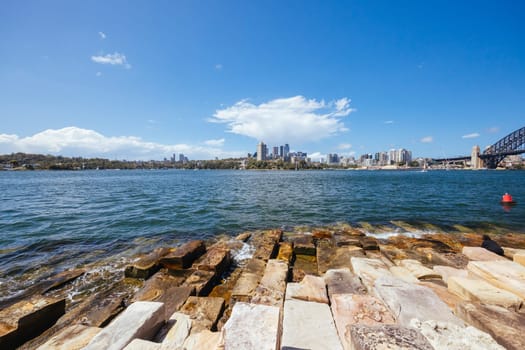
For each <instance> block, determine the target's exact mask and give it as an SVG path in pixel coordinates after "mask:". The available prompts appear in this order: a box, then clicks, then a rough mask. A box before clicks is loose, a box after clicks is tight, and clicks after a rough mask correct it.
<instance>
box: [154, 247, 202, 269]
mask: <svg viewBox="0 0 525 350" xmlns="http://www.w3.org/2000/svg"><path fill="white" fill-rule="evenodd" d="M205 252H206V247H205V246H204V242H203V241H201V240H194V241H190V242H188V243H185V244H183V245H182V246H180V247H178V248H175V249H174V250H173V251H171V252H170V253H169V254H167V255H166V256H164V257H163V258H162V259H160V263H161V264H162V265H163V266H164V267H166V268H168V269H170V270H180V269H187V268H188V267H190V266H191V264H192V263H193V262H194V261H195V260H196V259H197V258H198V257H200V256H201V255H202V254H204V253H205Z"/></svg>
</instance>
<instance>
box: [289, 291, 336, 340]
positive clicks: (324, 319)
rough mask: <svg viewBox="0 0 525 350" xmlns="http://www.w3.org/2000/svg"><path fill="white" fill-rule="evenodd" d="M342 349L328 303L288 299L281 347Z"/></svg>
mask: <svg viewBox="0 0 525 350" xmlns="http://www.w3.org/2000/svg"><path fill="white" fill-rule="evenodd" d="M285 348H288V349H311V350H317V349H319V350H321V349H323V350H324V349H331V350H338V349H342V345H341V341H340V340H339V337H338V336H337V330H336V328H335V324H334V321H333V319H332V314H331V312H330V307H329V306H328V304H323V303H315V302H309V301H302V300H296V299H287V300H285V302H284V316H283V334H282V338H281V349H285Z"/></svg>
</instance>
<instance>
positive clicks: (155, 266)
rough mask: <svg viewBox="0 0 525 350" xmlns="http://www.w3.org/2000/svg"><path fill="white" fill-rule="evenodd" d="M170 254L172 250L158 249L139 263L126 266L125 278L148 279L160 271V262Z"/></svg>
mask: <svg viewBox="0 0 525 350" xmlns="http://www.w3.org/2000/svg"><path fill="white" fill-rule="evenodd" d="M169 252H170V248H158V249H155V250H154V251H153V252H151V253H150V254H148V255H146V256H143V257H142V258H140V259H139V260H138V261H136V262H134V263H133V264H131V265H128V266H126V269H125V270H124V276H126V277H129V278H142V279H148V278H149V277H150V276H151V275H153V274H154V273H155V272H157V271H158V270H159V269H160V264H159V260H160V259H161V258H162V257H163V256H165V255H166V254H168V253H169Z"/></svg>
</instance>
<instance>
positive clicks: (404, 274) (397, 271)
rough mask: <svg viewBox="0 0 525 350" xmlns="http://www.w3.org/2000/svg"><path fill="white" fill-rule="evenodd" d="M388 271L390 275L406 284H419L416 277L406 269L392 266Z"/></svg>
mask: <svg viewBox="0 0 525 350" xmlns="http://www.w3.org/2000/svg"><path fill="white" fill-rule="evenodd" d="M389 270H390V272H391V273H392V275H394V276H396V277H397V278H400V279H402V280H403V281H405V282H408V283H417V282H419V280H418V279H417V277H415V276H414V275H413V274H412V273H411V272H410V271H409V270H408V269H406V268H404V267H402V266H392V267H390V269H389Z"/></svg>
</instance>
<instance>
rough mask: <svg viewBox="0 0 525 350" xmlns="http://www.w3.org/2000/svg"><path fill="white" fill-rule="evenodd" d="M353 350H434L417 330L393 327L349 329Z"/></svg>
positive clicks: (355, 327) (357, 326)
mask: <svg viewBox="0 0 525 350" xmlns="http://www.w3.org/2000/svg"><path fill="white" fill-rule="evenodd" d="M347 337H349V338H351V339H352V344H353V347H352V348H351V349H353V350H371V349H378V350H379V349H385V350H386V349H389V350H434V349H433V348H432V345H430V343H429V342H428V341H427V339H426V338H425V337H423V335H422V334H421V333H419V332H418V331H417V330H415V329H412V328H408V327H400V326H395V325H379V326H366V325H353V326H351V328H350V335H349V336H348V335H347Z"/></svg>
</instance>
